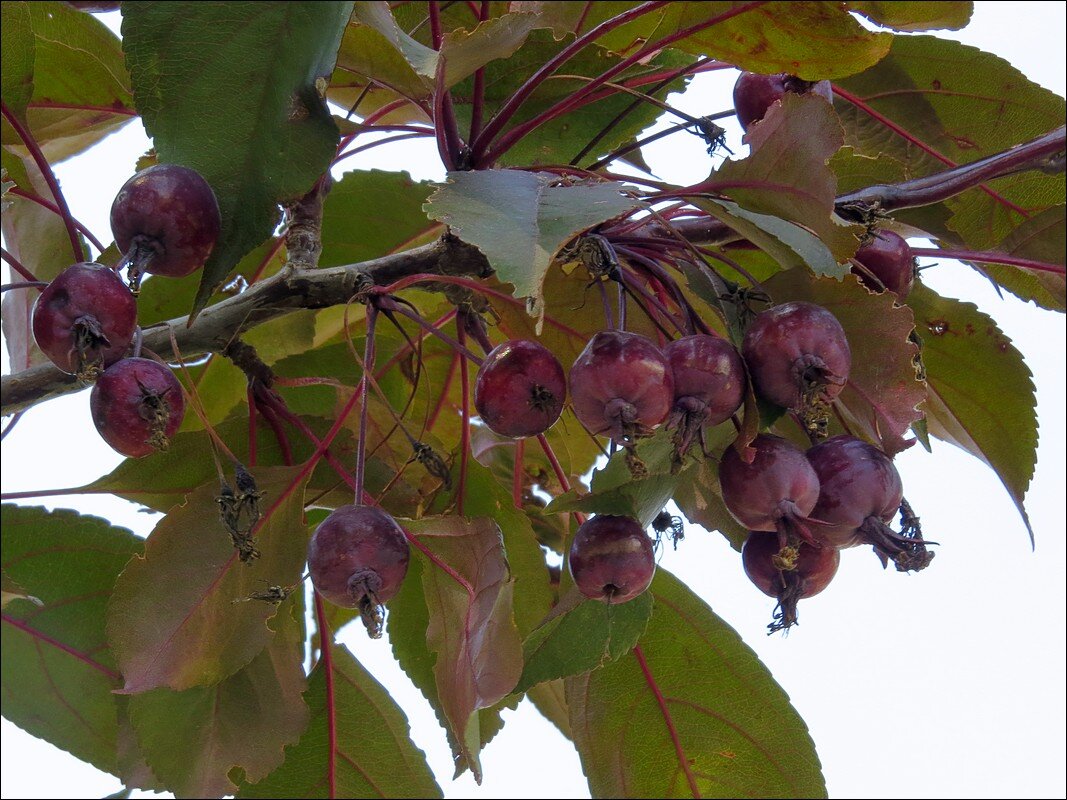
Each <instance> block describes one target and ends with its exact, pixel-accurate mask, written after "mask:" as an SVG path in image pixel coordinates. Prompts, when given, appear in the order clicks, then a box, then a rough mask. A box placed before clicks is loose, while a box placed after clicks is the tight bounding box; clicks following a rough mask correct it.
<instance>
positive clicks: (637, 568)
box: [568, 514, 656, 603]
mask: <svg viewBox="0 0 1067 800" xmlns="http://www.w3.org/2000/svg"><path fill="white" fill-rule="evenodd" d="M568 563H569V564H570V570H571V575H572V576H573V577H574V582H575V584H576V585H577V586H578V590H579V591H580V592H581V593H582V594H584V595H585V596H586V597H588V598H591V599H593V600H600V601H601V602H604V603H625V602H626V601H627V600H632V599H634V598H635V597H637V596H638V595H639V594H641V593H642V592H644V591H645V590H646V589H647V588H648V587H649V584H651V583H652V576H653V575H654V574H655V572H656V559H655V554H654V553H653V550H652V540H651V539H650V538H649V537H648V534H646V533H645V529H644V528H642V527H641V523H639V522H638V521H637V520H636V519H632V518H631V517H616V516H611V515H609V514H601V515H599V516H596V517H593V518H592V519H590V520H586V521H585V522H584V523H582V525H581V526H580V527H579V528H578V532H577V533H576V534H575V536H574V542H573V543H572V544H571V550H570V557H569V561H568Z"/></svg>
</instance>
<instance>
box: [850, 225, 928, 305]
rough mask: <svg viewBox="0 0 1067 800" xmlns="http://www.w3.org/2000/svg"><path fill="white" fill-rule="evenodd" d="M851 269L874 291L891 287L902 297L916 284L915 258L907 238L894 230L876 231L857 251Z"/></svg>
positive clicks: (894, 292) (890, 289) (891, 289)
mask: <svg viewBox="0 0 1067 800" xmlns="http://www.w3.org/2000/svg"><path fill="white" fill-rule="evenodd" d="M855 260H856V261H857V262H859V265H860V267H862V269H861V268H860V267H856V266H853V267H852V273H853V274H854V275H856V276H857V277H858V278H859V279H860V283H862V284H863V285H864V286H866V287H867V288H868V289H871V290H873V291H875V292H881V291H883V290H884V289H888V290H889V291H891V292H892V293H893V294H895V295H896V296H897V297H899V298H900V299H901V300H903V299H904V298H905V297H907V296H908V292H910V291H911V287H912V286H913V285H914V284H915V271H916V267H915V258H914V257H913V256H912V254H911V248H909V247H908V242H907V240H905V239H904V237H903V236H900V235H899V234H896V233H893V231H887V230H882V231H876V232H875V233H874V234H873V235H872V236H871V238H870V240H869V241H868V242H866V243H865V244H863V245H861V246H860V249H859V250H857V251H856V255H855Z"/></svg>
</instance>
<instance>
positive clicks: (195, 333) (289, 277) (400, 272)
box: [2, 236, 491, 416]
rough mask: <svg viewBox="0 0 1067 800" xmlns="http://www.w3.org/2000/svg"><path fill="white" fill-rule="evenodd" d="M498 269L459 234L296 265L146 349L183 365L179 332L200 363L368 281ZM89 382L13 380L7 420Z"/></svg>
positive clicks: (147, 334) (33, 375)
mask: <svg viewBox="0 0 1067 800" xmlns="http://www.w3.org/2000/svg"><path fill="white" fill-rule="evenodd" d="M490 271H491V270H490V267H489V263H488V262H487V261H486V260H485V257H484V256H483V255H482V254H481V252H480V251H479V250H477V249H476V248H474V247H472V246H470V245H468V244H465V243H464V242H461V241H460V240H459V239H457V238H455V237H454V236H445V237H444V238H442V239H439V240H438V241H436V242H434V243H432V244H428V245H425V246H423V247H417V248H415V249H413V250H408V251H405V252H403V253H397V254H395V255H389V256H384V257H383V258H376V259H373V260H371V261H364V262H363V263H360V264H351V265H347V266H343V267H331V268H329V269H316V270H306V269H299V268H294V267H293V266H292V265H290V266H287V267H286V268H285V269H283V270H282V271H281V272H279V273H278V274H277V275H274V276H272V277H270V278H268V279H266V280H264V281H261V282H260V283H257V284H255V285H253V286H252V287H251V288H249V289H247V290H246V291H244V292H242V293H241V294H239V295H237V296H235V297H231V298H229V299H227V300H223V301H222V302H221V303H217V304H216V305H213V306H209V307H208V308H206V309H204V310H203V311H202V312H201V313H200V315H199V316H198V317H197V318H196V322H195V323H194V324H193V325H192V326H190V325H189V324H188V321H189V318H188V317H179V318H177V319H172V320H170V321H168V322H165V323H162V324H160V325H154V326H152V327H151V328H147V329H146V330H145V331H144V347H146V348H148V349H149V350H151V351H153V352H155V353H158V354H159V355H160V356H162V357H164V358H167V359H173V360H177V358H178V356H177V354H176V353H174V352H173V351H172V350H171V342H170V337H171V333H172V332H173V334H174V338H175V340H176V341H177V344H178V347H179V349H180V350H181V355H182V357H183V358H185V359H187V360H189V359H194V358H197V357H198V356H202V355H204V354H205V353H209V352H221V351H222V350H223V349H224V348H226V346H227V345H228V344H229V343H230V342H232V341H233V340H234V339H235V337H237V336H239V335H240V334H241V333H243V332H245V331H247V330H249V329H250V328H254V327H256V326H257V325H261V324H263V323H264V322H266V321H268V320H271V319H274V318H276V317H280V316H282V315H284V314H288V313H290V312H293V311H297V310H299V309H305V308H310V309H316V308H328V307H330V306H336V305H342V304H344V303H347V302H348V301H349V300H351V299H352V298H353V297H354V296H355V295H356V294H358V293H359V292H360V290H361V289H365V288H366V286H367V285H368V284H377V285H381V286H384V285H387V284H390V283H393V282H394V281H396V280H397V279H399V278H402V277H404V276H405V275H411V274H413V273H417V272H428V273H432V274H437V275H459V276H474V277H486V276H487V275H489V273H490ZM84 385H85V384H83V383H81V382H80V381H78V380H77V379H76V378H75V377H74V376H73V375H67V374H66V373H63V372H60V371H59V370H58V369H56V368H55V367H53V366H52V365H51V364H42V365H38V366H36V367H31V368H30V369H26V370H23V371H21V372H18V373H15V374H14V375H5V376H4V378H3V392H2V394H3V409H2V411H3V415H4V416H7V415H8V414H14V413H16V412H18V411H22V410H23V409H26V408H28V407H30V406H32V405H34V404H35V403H38V402H40V401H42V400H46V399H49V398H52V397H58V396H60V395H63V394H68V393H69V392H73V391H77V390H78V389H81V388H83V387H84Z"/></svg>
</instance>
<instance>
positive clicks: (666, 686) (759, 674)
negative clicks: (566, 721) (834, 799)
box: [566, 569, 826, 797]
mask: <svg viewBox="0 0 1067 800" xmlns="http://www.w3.org/2000/svg"><path fill="white" fill-rule="evenodd" d="M651 592H652V594H653V595H654V597H655V606H654V608H653V611H652V619H651V621H650V622H649V625H648V628H647V629H646V630H645V633H644V635H643V636H642V637H641V640H640V641H639V642H638V646H637V649H635V650H634V651H633V653H631V654H630V655H627V656H624V657H623V658H621V659H619V660H618V661H615V662H613V663H611V664H608V665H607V666H604V667H601V668H600V669H598V670H594V671H593V672H590V673H587V674H586V675H582V676H579V677H575V678H568V679H567V680H566V687H567V704H568V706H569V708H570V714H571V719H570V722H571V729H572V731H573V732H574V743H575V746H576V747H577V749H578V754H579V756H581V759H582V768H583V770H584V771H585V775H586V777H587V778H588V779H589V788H590V790H591V791H592V793H593V796H594V797H825V796H826V787H825V784H824V783H823V778H822V774H821V771H820V767H819V757H818V755H816V753H815V746H814V744H813V743H812V741H811V738H810V736H809V735H808V731H807V728H806V727H805V726H804V722H803V720H801V718H800V716H799V715H798V714H797V712H796V710H795V709H794V708H793V707H792V706H791V705H790V703H789V698H788V697H787V696H786V693H785V692H784V691H782V689H781V687H780V686H778V684H777V683H775V682H774V679H773V678H772V677H771V674H770V673H769V672H768V671H767V668H766V667H764V666H763V664H761V663H760V661H759V659H758V658H757V657H756V654H755V653H753V652H752V651H751V650H750V649H749V648H748V647H747V646H746V645H745V644H744V643H743V642H742V641H741V639H740V637H739V636H738V635H737V634H736V633H735V632H734V631H733V629H732V628H730V626H728V625H727V624H726V623H725V622H723V621H722V620H721V619H719V618H718V617H717V616H716V615H715V614H714V612H712V610H711V609H710V608H708V606H707V605H706V604H705V603H704V602H703V601H702V600H701V599H700V598H699V597H697V596H696V595H695V594H693V593H692V592H691V591H690V590H689V589H688V588H687V587H686V586H685V585H684V584H683V583H681V582H680V581H679V580H678V579H677V578H675V577H674V576H673V575H671V574H670V573H668V572H667V571H666V570H664V569H660V570H658V571H657V573H656V577H655V578H654V579H653V581H652V588H651Z"/></svg>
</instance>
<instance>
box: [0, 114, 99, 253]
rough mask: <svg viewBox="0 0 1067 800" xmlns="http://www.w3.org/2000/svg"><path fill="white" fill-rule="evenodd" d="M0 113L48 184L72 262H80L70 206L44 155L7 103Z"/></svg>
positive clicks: (76, 232)
mask: <svg viewBox="0 0 1067 800" xmlns="http://www.w3.org/2000/svg"><path fill="white" fill-rule="evenodd" d="M0 113H2V114H3V117H4V119H6V120H7V121H8V124H9V125H11V127H12V128H14V130H15V133H16V134H17V135H18V137H19V139H21V140H22V143H23V144H24V145H26V149H27V150H29V151H30V156H31V157H32V158H33V161H34V163H35V164H36V165H37V169H39V170H40V171H41V176H42V177H43V178H44V180H45V183H47V184H48V188H49V190H50V191H51V192H52V197H53V198H54V199H55V201H56V207H57V208H58V209H59V212H60V216H61V217H63V225H64V226H65V227H66V229H67V236H68V237H70V246H71V251H72V252H73V253H74V261H75V262H80V261H82V260H84V258H85V253H84V251H83V250H82V244H81V242H80V241H79V240H78V230H77V226H76V225H75V224H74V217H73V216H72V215H71V213H70V206H68V205H67V199H66V198H65V197H64V196H63V190H62V189H60V188H59V181H57V180H56V175H55V173H54V172H52V167H51V165H50V164H49V163H48V159H47V158H45V156H44V153H43V152H42V151H41V148H40V145H38V144H37V140H36V139H35V138H34V136H33V132H32V131H31V130H30V129H29V127H27V126H25V125H23V124H22V120H20V119H19V118H18V117H17V116H16V115H15V114H14V113H13V112H12V111H11V109H9V108H8V107H7V103H4V102H3V101H2V100H0Z"/></svg>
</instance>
